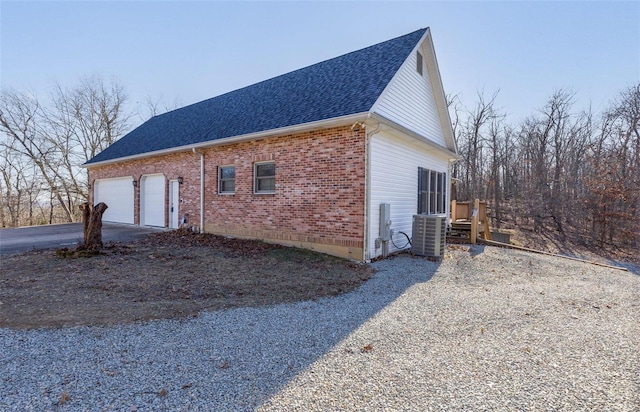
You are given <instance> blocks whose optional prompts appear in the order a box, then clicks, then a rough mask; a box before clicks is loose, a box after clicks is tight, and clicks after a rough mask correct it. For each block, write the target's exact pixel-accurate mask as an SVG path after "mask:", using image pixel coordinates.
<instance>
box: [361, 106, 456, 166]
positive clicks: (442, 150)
mask: <svg viewBox="0 0 640 412" xmlns="http://www.w3.org/2000/svg"><path fill="white" fill-rule="evenodd" d="M369 119H371V120H373V121H376V122H378V123H379V124H380V125H382V126H386V127H387V128H388V130H389V131H390V132H391V133H400V134H404V135H405V136H408V137H411V138H412V139H415V140H417V141H419V142H420V143H424V144H426V145H427V146H429V148H430V149H433V150H434V151H435V152H436V153H438V154H440V155H442V156H443V157H447V159H448V160H449V161H450V162H457V161H459V160H461V159H462V156H460V155H459V154H457V153H455V152H452V151H451V150H449V149H448V148H446V147H444V146H440V145H439V144H437V143H435V142H434V141H433V140H431V139H428V138H426V137H425V136H422V135H420V134H418V133H416V132H414V131H413V130H409V129H407V128H406V127H404V126H402V125H399V124H398V123H396V122H394V121H392V120H389V119H387V118H386V117H384V116H381V115H379V114H377V113H371V115H370V116H369Z"/></svg>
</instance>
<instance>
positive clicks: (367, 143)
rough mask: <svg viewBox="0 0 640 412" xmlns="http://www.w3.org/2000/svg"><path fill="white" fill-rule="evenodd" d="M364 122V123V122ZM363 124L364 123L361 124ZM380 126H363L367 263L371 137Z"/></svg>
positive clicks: (366, 250)
mask: <svg viewBox="0 0 640 412" xmlns="http://www.w3.org/2000/svg"><path fill="white" fill-rule="evenodd" d="M370 117H371V113H369V115H368V116H367V119H366V120H368V119H369V118H370ZM366 120H365V121H366ZM363 124H364V122H363ZM381 127H382V126H381V124H380V123H378V124H377V125H376V127H375V128H374V129H373V130H371V131H368V130H367V125H366V124H364V130H365V133H364V136H365V177H364V179H365V189H364V191H365V195H364V247H363V248H362V261H363V262H369V261H371V257H370V256H369V211H370V210H369V209H370V207H369V204H370V203H371V137H372V136H373V135H374V134H376V133H378V132H379V131H380V128H381Z"/></svg>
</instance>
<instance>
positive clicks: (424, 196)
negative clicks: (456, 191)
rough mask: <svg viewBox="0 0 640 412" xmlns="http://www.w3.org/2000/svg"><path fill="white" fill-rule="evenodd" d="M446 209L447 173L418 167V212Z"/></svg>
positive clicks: (443, 211) (434, 212) (425, 212)
mask: <svg viewBox="0 0 640 412" xmlns="http://www.w3.org/2000/svg"><path fill="white" fill-rule="evenodd" d="M446 211H447V174H446V173H442V172H434V171H432V170H429V169H423V168H421V167H419V168H418V213H419V214H427V215H431V214H438V213H446Z"/></svg>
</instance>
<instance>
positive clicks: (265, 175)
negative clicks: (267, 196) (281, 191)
mask: <svg viewBox="0 0 640 412" xmlns="http://www.w3.org/2000/svg"><path fill="white" fill-rule="evenodd" d="M253 175H254V189H253V191H254V193H275V191H276V164H275V163H274V162H268V163H255V164H254V168H253Z"/></svg>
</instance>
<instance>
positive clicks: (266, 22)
mask: <svg viewBox="0 0 640 412" xmlns="http://www.w3.org/2000/svg"><path fill="white" fill-rule="evenodd" d="M0 23H1V32H0V35H1V44H0V46H1V51H0V56H1V64H0V69H1V72H0V76H1V86H2V87H5V88H14V89H19V90H24V91H29V92H32V93H35V94H36V95H38V96H39V97H46V96H47V95H48V94H49V92H50V91H51V89H52V85H53V84H54V83H55V82H59V83H61V84H62V85H73V84H74V83H76V82H77V81H78V79H79V78H81V77H82V76H88V75H94V74H97V75H101V76H103V77H104V78H106V79H112V78H113V79H117V80H118V81H119V82H120V83H121V84H122V85H123V86H124V87H125V89H126V91H127V93H128V95H129V98H130V104H131V106H130V107H131V108H132V109H138V110H140V111H141V112H144V111H145V107H144V101H145V99H146V97H147V96H151V97H152V98H154V99H158V98H162V99H164V101H165V102H166V103H167V104H169V105H174V104H175V102H177V103H179V104H180V105H187V104H190V103H194V102H197V101H200V100H204V99H207V98H210V97H213V96H217V95H219V94H222V93H224V92H227V91H231V90H234V89H237V88H240V87H243V86H246V85H249V84H252V83H255V82H258V81H261V80H265V79H268V78H271V77H274V76H277V75H279V74H283V73H287V72H289V71H292V70H295V69H298V68H301V67H304V66H308V65H310V64H313V63H317V62H319V61H322V60H326V59H329V58H332V57H336V56H339V55H341V54H344V53H348V52H350V51H354V50H357V49H360V48H363V47H366V46H370V45H372V44H375V43H379V42H381V41H384V40H388V39H391V38H393V37H397V36H401V35H403V34H406V33H409V32H412V31H414V30H417V29H419V28H422V27H427V26H428V27H431V30H432V34H433V39H434V44H435V48H436V54H437V58H438V63H439V66H440V71H441V74H442V79H443V83H444V88H445V91H446V92H447V93H448V94H459V95H460V96H461V97H462V100H463V102H466V103H467V104H472V103H473V102H474V101H475V96H476V92H477V91H478V90H484V91H485V93H486V94H491V93H492V92H494V91H495V90H497V89H500V90H501V91H500V95H499V99H498V105H499V106H500V107H501V108H502V110H503V111H505V112H506V113H508V114H509V116H510V119H511V120H513V121H519V120H521V119H522V118H523V117H524V116H526V115H528V114H531V113H533V111H534V110H536V109H537V108H539V107H541V106H542V105H544V103H545V101H546V100H547V98H548V96H549V95H550V94H551V93H553V91H554V90H555V89H557V88H565V89H569V90H572V91H574V92H575V93H576V101H577V106H576V107H577V108H580V107H586V106H588V105H589V104H591V105H592V106H593V108H594V109H595V110H597V111H599V110H601V109H602V108H604V107H605V106H606V105H607V104H608V102H609V101H610V99H611V98H613V97H615V95H616V93H617V92H619V91H620V90H622V89H623V88H625V87H628V86H630V85H632V84H634V83H638V82H639V81H640V2H639V1H628V2H623V1H606V2H591V1H582V2H580V1H571V2H540V1H532V2H520V1H510V2H506V1H504V2H487V1H477V2H454V1H451V2H439V1H425V2H395V1H386V2H364V1H358V2H302V1H300V2H214V1H197V2H177V1H135V2H115V1H114V2H49V1H47V2H12V1H5V0H3V1H1V2H0ZM139 120H140V119H139V118H138V117H135V118H134V119H133V122H134V123H136V122H139ZM132 126H136V124H133V125H132Z"/></svg>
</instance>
